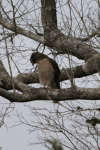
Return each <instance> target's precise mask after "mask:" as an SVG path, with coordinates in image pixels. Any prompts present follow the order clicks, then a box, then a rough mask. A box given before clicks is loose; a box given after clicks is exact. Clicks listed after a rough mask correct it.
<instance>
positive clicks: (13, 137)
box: [0, 0, 91, 150]
mask: <svg viewBox="0 0 100 150" xmlns="http://www.w3.org/2000/svg"><path fill="white" fill-rule="evenodd" d="M76 1H77V2H78V0H76ZM76 1H75V2H76ZM73 2H74V1H73ZM85 2H86V1H85ZM3 4H4V1H3ZM31 4H32V1H31V3H29V5H28V7H29V6H30V5H31ZM4 6H6V1H5V5H4ZM77 7H78V8H80V5H78V6H77ZM66 8H68V7H66ZM7 9H8V10H10V7H9V5H7ZM84 12H85V11H84ZM39 13H40V11H39ZM39 13H38V14H39ZM65 13H66V14H67V13H68V12H67V10H66V12H65ZM34 15H36V14H35V13H34ZM28 17H29V18H30V16H27V18H28ZM57 18H58V20H60V19H61V16H60V13H59V11H58V16H57ZM33 22H34V20H33ZM59 27H60V24H59ZM65 33H66V34H67V32H65ZM23 39H24V42H23V44H22V45H24V43H25V46H26V48H30V49H29V50H28V51H26V52H25V53H24V54H23V56H27V59H26V62H27V64H26V65H24V64H23V61H22V60H19V61H18V60H17V56H16V55H15V57H16V58H15V59H16V61H18V62H20V63H22V64H23V71H22V72H29V71H30V69H32V66H31V64H30V61H29V58H30V55H31V53H32V51H31V49H32V48H33V49H35V48H36V47H37V43H35V42H34V43H33V41H32V40H30V39H28V38H26V37H23ZM20 41H21V38H20V37H18V39H17V40H16V41H15V44H16V45H17V46H19V45H21V44H19V42H20ZM0 46H1V45H0ZM47 53H48V51H47ZM50 57H52V56H51V55H50ZM52 58H53V57H52ZM62 58H63V56H62ZM57 59H58V60H59V61H60V60H61V59H60V58H59V57H58V58H57ZM76 59H77V58H74V60H75V61H76ZM5 60H6V59H4V60H3V63H4V65H5V67H6V69H7V71H8V72H9V67H8V63H7V61H5ZM63 60H64V63H65V64H66V63H68V61H66V57H65V58H64V59H63ZM80 62H83V61H80ZM58 63H59V66H60V68H62V67H64V63H63V64H62V65H61V63H60V62H58ZM83 63H84V62H83ZM13 66H14V65H13V64H12V68H13ZM13 70H14V71H13V76H16V75H17V74H18V71H17V70H15V69H14V68H13ZM76 82H78V80H77V81H76ZM79 85H80V86H83V85H84V84H82V85H81V84H80V83H79ZM36 86H37V85H36ZM65 86H66V84H64V83H63V85H62V88H65ZM88 86H91V85H90V84H89V85H88ZM83 103H84V102H82V104H83ZM84 104H85V103H84ZM8 105H9V101H8V100H6V99H4V98H2V97H0V110H1V112H2V113H4V112H5V110H6V108H7V106H8ZM85 105H86V104H85ZM26 106H31V107H38V108H41V109H42V108H47V109H49V110H54V109H55V108H56V107H58V106H57V105H56V104H54V103H52V102H44V101H34V102H28V103H14V104H12V108H13V107H14V110H13V111H11V112H10V113H8V116H7V117H5V118H4V125H3V126H2V127H1V128H0V147H2V150H7V149H8V150H22V149H24V150H27V149H28V150H33V149H38V150H39V149H41V150H42V149H43V150H47V148H45V147H43V146H41V145H30V143H33V142H38V140H37V139H36V137H37V136H38V134H40V135H41V136H42V132H41V131H40V132H39V131H36V132H31V133H30V132H29V129H30V127H29V126H27V125H23V124H22V125H19V126H18V124H19V122H18V121H19V120H18V117H17V116H16V115H17V114H22V115H23V116H24V117H25V118H26V120H28V121H29V122H31V121H32V120H35V119H36V117H35V116H31V115H30V111H29V108H28V107H26ZM60 109H61V110H63V109H64V108H63V107H61V108H60ZM10 110H12V109H9V110H8V111H10ZM54 136H55V135H54ZM61 138H62V136H61Z"/></svg>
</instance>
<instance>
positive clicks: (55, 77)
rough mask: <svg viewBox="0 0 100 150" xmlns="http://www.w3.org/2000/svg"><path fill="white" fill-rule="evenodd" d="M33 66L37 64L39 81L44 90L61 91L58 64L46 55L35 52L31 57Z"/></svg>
mask: <svg viewBox="0 0 100 150" xmlns="http://www.w3.org/2000/svg"><path fill="white" fill-rule="evenodd" d="M30 61H31V63H32V65H34V64H35V63H36V65H37V68H38V74H39V81H40V83H41V84H43V85H44V88H46V86H47V88H48V89H59V88H60V82H59V75H60V70H59V67H58V65H57V63H56V62H55V61H54V60H53V59H51V58H49V57H48V56H46V55H45V54H42V53H39V52H35V53H32V55H31V57H30Z"/></svg>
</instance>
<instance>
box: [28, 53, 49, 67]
mask: <svg viewBox="0 0 100 150" xmlns="http://www.w3.org/2000/svg"><path fill="white" fill-rule="evenodd" d="M44 58H47V56H46V55H44V54H41V53H39V52H35V53H33V54H32V55H31V57H30V61H31V63H32V65H34V64H35V63H37V62H38V61H39V60H42V59H44Z"/></svg>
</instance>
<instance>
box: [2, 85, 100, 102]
mask: <svg viewBox="0 0 100 150" xmlns="http://www.w3.org/2000/svg"><path fill="white" fill-rule="evenodd" d="M0 95H1V96H2V97H4V98H6V99H8V100H9V101H11V102H29V101H34V100H54V101H56V102H58V101H64V100H75V99H81V100H85V99H87V100H100V88H95V89H92V88H85V89H84V88H76V91H75V90H73V89H72V88H69V89H60V90H58V89H55V90H49V91H48V90H46V89H34V88H33V91H31V92H30V93H25V94H14V93H11V92H8V91H6V90H4V89H2V88H0Z"/></svg>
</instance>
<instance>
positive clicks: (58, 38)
mask: <svg viewBox="0 0 100 150" xmlns="http://www.w3.org/2000/svg"><path fill="white" fill-rule="evenodd" d="M0 24H1V25H3V26H4V27H5V28H6V29H9V30H11V31H13V32H14V26H13V24H10V23H8V22H6V21H4V20H3V19H1V18H0ZM16 32H17V33H18V34H21V35H24V36H26V37H28V38H31V39H33V40H35V41H38V42H40V43H42V44H44V45H46V46H48V47H51V48H53V49H55V50H57V51H58V53H59V54H60V53H61V54H62V53H63V54H70V55H73V56H76V57H77V58H79V59H83V60H87V59H89V58H90V57H92V56H93V55H95V54H98V52H97V51H96V50H94V49H93V48H92V47H91V46H89V45H88V44H85V43H83V42H81V41H78V40H76V39H75V38H73V37H67V36H65V35H64V34H62V33H60V31H59V30H55V31H53V32H51V33H50V37H52V39H55V40H54V41H51V40H50V38H49V39H45V38H44V37H43V36H39V35H36V34H34V33H33V32H31V31H28V30H25V29H23V28H20V27H18V26H16Z"/></svg>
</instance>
